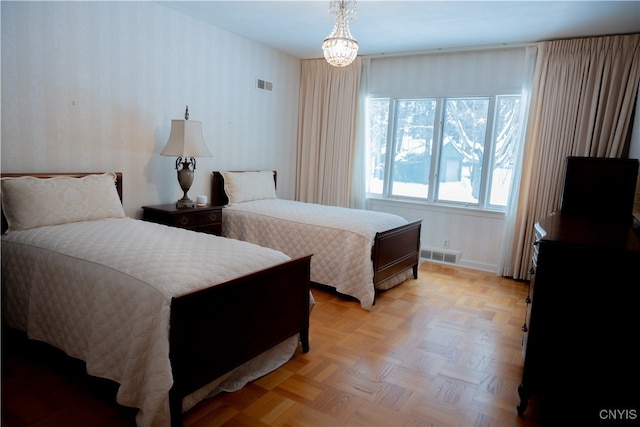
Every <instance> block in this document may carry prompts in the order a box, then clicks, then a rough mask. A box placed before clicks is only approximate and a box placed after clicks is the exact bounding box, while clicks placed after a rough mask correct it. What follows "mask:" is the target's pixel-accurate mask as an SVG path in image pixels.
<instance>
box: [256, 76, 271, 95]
mask: <svg viewBox="0 0 640 427" xmlns="http://www.w3.org/2000/svg"><path fill="white" fill-rule="evenodd" d="M256 88H258V89H260V90H266V91H267V92H271V91H272V90H273V83H271V82H268V81H266V80H262V79H256Z"/></svg>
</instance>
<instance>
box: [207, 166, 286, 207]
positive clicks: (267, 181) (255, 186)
mask: <svg viewBox="0 0 640 427" xmlns="http://www.w3.org/2000/svg"><path fill="white" fill-rule="evenodd" d="M220 174H221V175H222V177H223V178H224V192H225V193H226V194H227V197H228V198H229V204H230V205H233V204H236V203H242V202H248V201H251V200H260V199H275V198H277V196H276V184H275V182H274V180H273V171H258V172H220Z"/></svg>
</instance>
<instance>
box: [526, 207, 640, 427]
mask: <svg viewBox="0 0 640 427" xmlns="http://www.w3.org/2000/svg"><path fill="white" fill-rule="evenodd" d="M535 232H536V242H535V249H534V255H533V266H532V269H531V282H530V292H529V296H528V297H527V300H528V302H529V304H528V306H527V320H526V323H525V325H524V327H523V331H524V332H525V334H524V338H523V354H524V358H525V360H524V371H523V378H522V384H521V385H520V387H519V390H518V392H519V394H520V398H521V401H520V404H519V405H518V413H519V414H520V415H522V414H523V413H524V412H525V410H526V408H527V405H528V399H529V397H530V396H532V395H535V396H536V397H537V398H538V405H539V412H540V416H541V417H542V418H543V420H544V425H559V426H564V425H600V424H602V425H609V424H613V425H637V424H635V423H638V422H639V421H640V390H639V389H638V386H639V385H640V382H639V380H640V375H639V372H640V353H639V352H638V344H639V341H640V300H639V298H638V297H639V290H640V289H639V288H640V224H638V223H637V222H636V221H634V219H633V217H632V216H629V220H628V221H626V220H623V221H620V220H616V221H611V220H607V219H605V218H597V217H596V218H594V217H590V216H583V215H575V214H567V213H558V214H556V215H553V216H550V217H547V218H544V219H542V220H541V221H539V222H538V223H537V224H536V226H535ZM567 423H569V424H567Z"/></svg>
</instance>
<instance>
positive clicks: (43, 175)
mask: <svg viewBox="0 0 640 427" xmlns="http://www.w3.org/2000/svg"><path fill="white" fill-rule="evenodd" d="M103 173H106V172H68V173H67V172H53V173H3V174H0V178H19V177H21V176H33V177H35V178H55V177H58V176H69V177H72V178H82V177H83V176H87V175H102V174H103ZM114 173H115V174H116V190H117V191H118V197H120V202H121V203H122V172H114ZM7 228H9V224H7V220H6V218H5V217H4V211H2V234H4V232H5V231H6V230H7Z"/></svg>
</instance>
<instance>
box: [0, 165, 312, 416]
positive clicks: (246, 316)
mask: <svg viewBox="0 0 640 427" xmlns="http://www.w3.org/2000/svg"><path fill="white" fill-rule="evenodd" d="M65 175H66V176H62V177H61V176H55V175H44V174H40V175H37V176H33V177H16V176H15V175H14V176H11V177H9V175H6V174H3V178H2V201H3V206H2V207H3V214H4V215H3V223H4V225H5V226H6V233H4V232H5V227H3V236H2V315H3V323H4V325H3V326H7V327H10V328H14V329H17V330H21V331H24V332H26V334H27V336H28V337H29V338H31V339H36V340H41V341H44V342H47V343H49V344H52V345H53V346H55V347H57V348H60V349H62V350H63V351H65V352H66V353H67V354H68V355H70V356H72V357H75V358H78V359H81V360H83V361H84V362H85V363H86V369H87V372H88V373H89V374H91V375H94V376H98V377H103V378H108V379H111V380H114V381H116V382H117V383H119V385H120V386H119V388H118V393H117V396H116V399H117V401H118V402H119V403H120V404H122V405H125V406H130V407H135V408H139V411H138V413H137V416H136V422H137V424H138V426H168V425H169V424H171V425H174V426H178V425H181V415H182V413H183V411H185V410H188V409H189V408H190V407H192V406H193V405H195V403H197V402H198V401H199V400H201V399H202V398H204V397H206V396H207V395H209V394H211V393H215V392H217V391H220V390H227V391H231V390H234V389H238V388H239V387H242V386H243V385H244V384H245V383H246V382H248V381H250V380H253V379H255V378H257V377H259V376H262V375H264V374H266V373H268V372H270V371H271V370H273V369H276V368H277V367H279V366H281V365H282V364H284V363H285V362H286V361H288V360H289V359H290V358H291V356H292V355H293V354H294V352H295V351H296V349H297V348H298V343H299V341H300V342H301V346H302V351H304V352H306V351H308V350H309V341H308V330H309V311H310V307H311V305H312V304H313V296H312V295H311V293H310V290H309V265H310V256H303V257H299V258H296V259H291V258H290V257H288V256H286V255H285V254H283V253H281V252H278V251H275V250H272V249H268V248H263V247H259V246H256V245H252V244H249V243H246V242H241V241H237V240H232V239H225V238H222V237H218V236H213V235H209V234H205V233H197V232H193V231H187V230H183V229H178V228H172V227H167V226H163V225H159V224H154V223H149V222H144V221H140V220H136V219H131V218H127V217H126V216H125V214H124V211H123V209H122V205H121V194H122V193H121V189H122V175H121V174H117V175H115V174H110V173H107V174H92V175H88V176H84V175H85V174H74V175H73V176H71V175H70V174H65ZM116 185H117V187H116ZM117 189H118V190H120V193H118V191H117ZM5 216H6V221H4V219H5Z"/></svg>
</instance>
